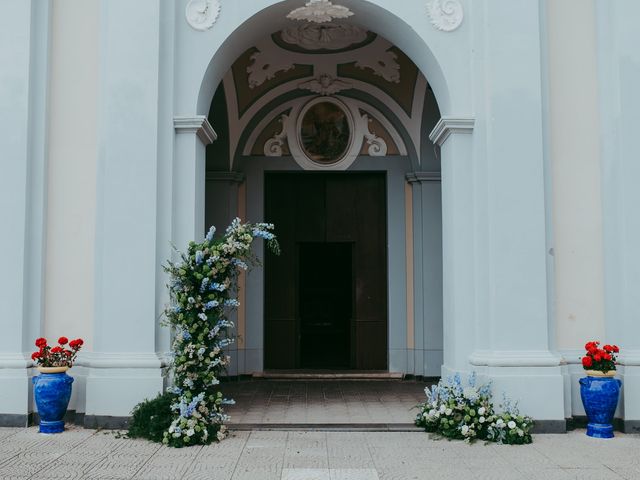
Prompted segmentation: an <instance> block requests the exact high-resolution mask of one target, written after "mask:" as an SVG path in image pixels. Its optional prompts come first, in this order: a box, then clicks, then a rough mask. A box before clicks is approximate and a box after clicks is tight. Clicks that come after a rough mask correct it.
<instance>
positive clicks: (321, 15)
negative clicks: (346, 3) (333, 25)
mask: <svg viewBox="0 0 640 480" xmlns="http://www.w3.org/2000/svg"><path fill="white" fill-rule="evenodd" d="M351 15H353V12H352V11H351V10H349V9H348V8H347V7H343V6H342V5H333V4H332V3H331V2H330V1H329V0H310V1H309V2H307V3H306V4H305V6H304V7H300V8H296V9H295V10H293V11H291V12H290V13H289V14H288V15H287V18H288V19H290V20H306V21H307V22H314V23H326V22H330V21H332V20H333V19H334V18H347V17H350V16H351Z"/></svg>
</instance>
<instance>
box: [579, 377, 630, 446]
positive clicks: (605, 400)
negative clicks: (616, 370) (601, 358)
mask: <svg viewBox="0 0 640 480" xmlns="http://www.w3.org/2000/svg"><path fill="white" fill-rule="evenodd" d="M621 384H622V382H620V380H618V379H617V378H613V377H584V378H581V379H580V396H581V397H582V404H583V405H584V410H585V412H587V417H588V418H589V423H588V425H587V435H589V436H590V437H595V438H612V437H613V425H612V424H611V422H612V421H613V415H614V413H615V411H616V406H617V405H618V397H619V396H620V385H621Z"/></svg>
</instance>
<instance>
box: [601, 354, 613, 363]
mask: <svg viewBox="0 0 640 480" xmlns="http://www.w3.org/2000/svg"><path fill="white" fill-rule="evenodd" d="M602 358H604V359H605V360H607V361H608V360H611V355H610V354H608V353H606V352H605V353H604V354H603V355H602Z"/></svg>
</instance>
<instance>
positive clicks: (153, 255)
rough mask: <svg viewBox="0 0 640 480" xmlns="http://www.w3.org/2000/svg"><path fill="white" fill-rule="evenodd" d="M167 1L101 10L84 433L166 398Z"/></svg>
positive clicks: (122, 2) (106, 5)
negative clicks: (163, 120)
mask: <svg viewBox="0 0 640 480" xmlns="http://www.w3.org/2000/svg"><path fill="white" fill-rule="evenodd" d="M160 13H161V12H160V2H159V0H140V1H136V2H134V3H131V2H129V1H126V0H103V1H102V3H101V10H100V44H99V55H100V59H101V63H100V67H101V68H100V72H101V73H100V74H101V76H100V80H99V88H98V161H97V179H96V184H97V196H96V240H95V287H94V288H95V314H94V345H93V352H91V353H90V354H88V355H87V356H86V364H87V366H88V367H90V370H89V375H88V378H87V392H86V398H87V408H86V416H85V425H87V426H90V427H96V426H103V427H112V426H122V424H123V422H124V420H125V418H126V417H128V416H129V415H130V413H131V409H132V408H133V407H134V406H135V405H136V404H137V403H139V402H140V401H142V400H143V399H145V398H152V397H154V396H155V395H157V393H158V392H160V391H162V389H163V375H162V366H163V362H162V361H161V360H160V358H159V357H158V354H157V353H156V334H157V330H158V329H159V328H160V327H159V319H158V315H157V310H156V276H157V275H158V272H161V269H160V268H161V267H160V265H158V258H157V248H158V247H157V235H158V221H159V220H158V214H159V212H158V201H159V200H158V197H159V196H160V195H167V194H169V193H168V192H160V191H158V190H159V189H158V183H159V174H158V157H159V151H158V145H159V142H160V138H159V134H158V131H159V123H160V120H159V112H158V109H159V103H160V101H159V71H160V54H159V52H160V24H161V22H160V18H161V14H160Z"/></svg>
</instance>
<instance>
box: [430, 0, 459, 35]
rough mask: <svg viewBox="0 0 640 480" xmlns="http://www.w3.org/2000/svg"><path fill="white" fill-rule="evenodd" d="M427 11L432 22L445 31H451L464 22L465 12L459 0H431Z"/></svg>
mask: <svg viewBox="0 0 640 480" xmlns="http://www.w3.org/2000/svg"><path fill="white" fill-rule="evenodd" d="M427 13H428V14H429V19H430V20H431V24H432V25H433V26H434V27H435V28H437V29H438V30H442V31H443V32H451V31H453V30H455V29H456V28H458V27H459V26H460V24H461V23H462V19H463V17H464V12H463V9H462V4H461V3H460V2H459V1H458V0H430V1H429V2H428V3H427Z"/></svg>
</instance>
